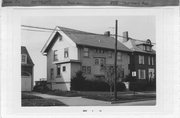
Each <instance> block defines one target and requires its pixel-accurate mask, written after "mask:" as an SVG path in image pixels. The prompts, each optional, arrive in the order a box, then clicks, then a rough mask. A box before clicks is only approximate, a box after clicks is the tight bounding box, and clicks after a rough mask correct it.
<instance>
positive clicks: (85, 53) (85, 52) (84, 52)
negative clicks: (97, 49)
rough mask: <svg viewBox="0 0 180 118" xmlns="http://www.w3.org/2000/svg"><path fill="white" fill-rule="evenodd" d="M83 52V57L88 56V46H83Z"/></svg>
mask: <svg viewBox="0 0 180 118" xmlns="http://www.w3.org/2000/svg"><path fill="white" fill-rule="evenodd" d="M83 54H84V57H89V48H84V49H83Z"/></svg>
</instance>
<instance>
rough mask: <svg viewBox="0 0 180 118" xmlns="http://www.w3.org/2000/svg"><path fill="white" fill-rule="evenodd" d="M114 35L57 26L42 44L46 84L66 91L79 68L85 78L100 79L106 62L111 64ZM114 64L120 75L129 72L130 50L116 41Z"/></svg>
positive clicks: (112, 63) (108, 64) (111, 65)
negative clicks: (45, 65) (116, 51)
mask: <svg viewBox="0 0 180 118" xmlns="http://www.w3.org/2000/svg"><path fill="white" fill-rule="evenodd" d="M114 45H115V39H114V38H113V37H110V33H109V32H106V33H105V34H104V35H100V34H95V33H89V32H84V31H79V30H75V29H70V28H65V27H56V28H55V29H54V31H53V33H52V34H51V36H50V37H49V39H48V41H47V42H46V44H45V45H44V47H43V48H42V50H41V52H42V54H43V55H45V56H47V82H48V83H49V84H48V85H49V88H50V89H52V90H54V89H60V90H65V91H69V90H70V83H71V78H72V77H74V76H75V74H76V72H77V71H79V70H81V71H82V72H83V73H84V75H85V77H86V79H90V80H94V79H99V80H103V79H104V76H105V69H104V67H105V66H109V67H113V66H114ZM117 50H118V53H117V55H118V56H117V65H118V68H121V77H120V78H119V81H120V79H122V78H124V77H125V76H127V75H129V74H130V70H129V68H128V67H129V64H130V55H131V50H130V49H128V48H127V47H126V46H124V45H123V44H122V43H120V42H118V46H117Z"/></svg>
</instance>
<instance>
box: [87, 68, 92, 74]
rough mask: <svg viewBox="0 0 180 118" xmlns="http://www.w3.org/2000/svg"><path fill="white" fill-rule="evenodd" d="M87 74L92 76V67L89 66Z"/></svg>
mask: <svg viewBox="0 0 180 118" xmlns="http://www.w3.org/2000/svg"><path fill="white" fill-rule="evenodd" d="M87 74H91V66H87Z"/></svg>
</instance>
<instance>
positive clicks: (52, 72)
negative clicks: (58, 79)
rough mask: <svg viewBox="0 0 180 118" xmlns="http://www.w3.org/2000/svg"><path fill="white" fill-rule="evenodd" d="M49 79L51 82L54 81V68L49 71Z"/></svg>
mask: <svg viewBox="0 0 180 118" xmlns="http://www.w3.org/2000/svg"><path fill="white" fill-rule="evenodd" d="M50 79H51V80H53V79H54V68H51V69H50Z"/></svg>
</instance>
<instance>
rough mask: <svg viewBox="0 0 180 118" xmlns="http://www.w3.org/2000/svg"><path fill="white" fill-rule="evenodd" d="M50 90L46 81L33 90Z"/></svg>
mask: <svg viewBox="0 0 180 118" xmlns="http://www.w3.org/2000/svg"><path fill="white" fill-rule="evenodd" d="M49 90H50V89H49V88H48V86H47V82H46V81H41V82H40V84H38V85H35V86H34V88H33V91H37V92H46V91H49Z"/></svg>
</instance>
